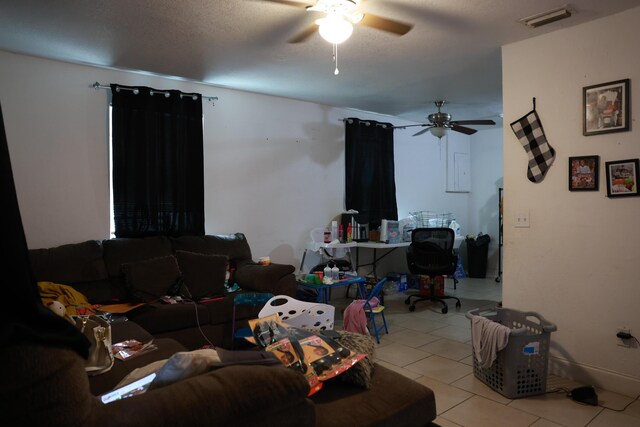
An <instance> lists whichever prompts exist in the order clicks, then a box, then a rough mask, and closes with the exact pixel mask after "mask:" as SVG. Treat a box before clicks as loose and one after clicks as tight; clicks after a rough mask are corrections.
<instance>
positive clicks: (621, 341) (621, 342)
mask: <svg viewBox="0 0 640 427" xmlns="http://www.w3.org/2000/svg"><path fill="white" fill-rule="evenodd" d="M619 333H623V334H628V335H631V329H629V328H618V329H616V335H617V334H619ZM616 339H617V340H618V345H619V346H620V347H631V339H626V340H625V339H622V338H617V337H616Z"/></svg>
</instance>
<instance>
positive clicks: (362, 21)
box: [267, 0, 413, 45]
mask: <svg viewBox="0 0 640 427" xmlns="http://www.w3.org/2000/svg"><path fill="white" fill-rule="evenodd" d="M267 1H270V2H272V3H279V4H285V5H288V6H295V7H299V8H304V9H306V10H307V11H311V12H321V13H324V14H325V17H324V18H320V19H317V20H316V21H315V22H314V23H313V24H311V25H310V26H308V27H307V28H306V29H304V30H303V31H301V32H300V33H299V34H297V35H295V36H294V37H292V38H291V39H289V43H300V42H303V41H305V40H306V39H308V38H309V37H310V36H311V35H313V33H315V32H316V30H318V32H319V33H320V35H321V36H322V38H324V39H325V40H327V41H328V42H329V43H332V44H334V45H335V44H340V43H342V42H343V41H345V40H347V39H348V38H349V37H351V33H352V32H353V24H358V25H364V26H366V27H370V28H375V29H377V30H382V31H386V32H388V33H392V34H396V35H399V36H402V35H404V34H407V33H408V32H409V30H411V28H413V25H410V24H405V23H403V22H400V21H395V20H392V19H388V18H383V17H381V16H376V15H372V14H370V13H366V14H365V13H363V12H360V11H359V10H358V6H359V5H360V4H362V3H363V2H364V0H317V1H316V2H315V4H312V5H309V4H305V3H300V2H297V1H290V0H267Z"/></svg>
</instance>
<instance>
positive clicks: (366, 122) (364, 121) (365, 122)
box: [338, 118, 388, 129]
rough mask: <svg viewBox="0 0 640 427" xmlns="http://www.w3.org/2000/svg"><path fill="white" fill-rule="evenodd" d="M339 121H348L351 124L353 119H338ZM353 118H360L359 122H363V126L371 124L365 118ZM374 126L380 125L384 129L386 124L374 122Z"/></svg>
mask: <svg viewBox="0 0 640 427" xmlns="http://www.w3.org/2000/svg"><path fill="white" fill-rule="evenodd" d="M338 120H339V121H341V122H349V124H350V125H352V124H353V120H354V119H346V118H345V119H338ZM355 120H360V123H364V125H365V126H371V122H368V121H366V120H361V119H355ZM376 126H381V127H382V128H383V129H386V128H387V127H388V126H387V124H386V123H376Z"/></svg>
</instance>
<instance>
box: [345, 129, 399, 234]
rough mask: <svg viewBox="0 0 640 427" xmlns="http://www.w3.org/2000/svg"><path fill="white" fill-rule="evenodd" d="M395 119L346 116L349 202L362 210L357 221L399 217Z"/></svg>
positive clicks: (375, 221) (372, 224) (373, 226)
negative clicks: (392, 120) (392, 122)
mask: <svg viewBox="0 0 640 427" xmlns="http://www.w3.org/2000/svg"><path fill="white" fill-rule="evenodd" d="M392 126H393V125H392V124H391V123H381V122H376V121H374V120H360V119H357V118H348V119H346V120H345V162H346V164H345V184H346V188H345V203H346V208H347V210H349V209H355V210H357V211H358V212H359V214H358V215H357V216H356V221H358V222H359V223H361V224H369V226H370V229H376V228H377V227H379V226H380V222H381V220H382V219H390V220H397V219H398V206H397V203H396V181H395V167H394V158H393V128H392Z"/></svg>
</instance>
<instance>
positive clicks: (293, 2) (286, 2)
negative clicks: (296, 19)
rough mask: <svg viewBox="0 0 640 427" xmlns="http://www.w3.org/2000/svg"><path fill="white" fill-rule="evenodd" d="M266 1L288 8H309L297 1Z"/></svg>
mask: <svg viewBox="0 0 640 427" xmlns="http://www.w3.org/2000/svg"><path fill="white" fill-rule="evenodd" d="M265 1H270V2H271V3H280V4H286V5H287V6H295V7H301V8H303V9H306V8H307V7H308V6H309V5H308V4H304V3H300V2H297V1H288V0H265Z"/></svg>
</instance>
